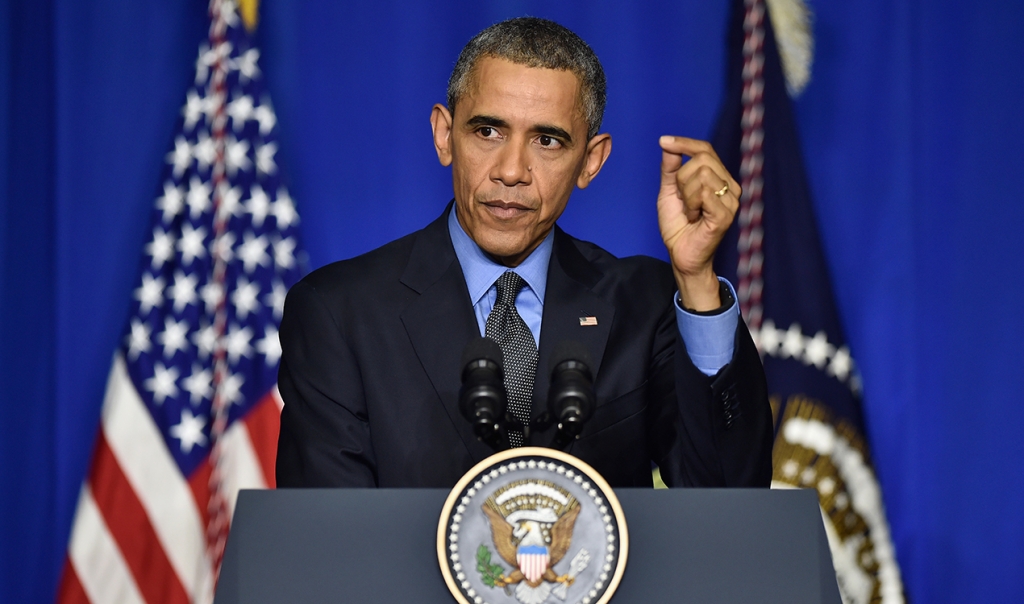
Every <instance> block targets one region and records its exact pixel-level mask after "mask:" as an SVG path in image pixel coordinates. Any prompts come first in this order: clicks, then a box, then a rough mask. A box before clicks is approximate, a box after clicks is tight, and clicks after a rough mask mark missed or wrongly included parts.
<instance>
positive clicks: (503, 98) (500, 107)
mask: <svg viewBox="0 0 1024 604" xmlns="http://www.w3.org/2000/svg"><path fill="white" fill-rule="evenodd" d="M455 111H456V112H457V113H458V114H459V118H458V119H460V120H468V119H470V118H471V117H473V116H477V115H488V116H492V117H497V118H501V119H503V120H505V121H508V122H509V123H513V124H514V123H516V122H524V123H528V124H530V125H535V124H540V123H544V124H550V125H553V126H559V127H561V128H563V129H565V130H567V131H571V130H573V129H574V127H576V126H577V125H582V126H583V127H585V123H584V122H585V121H584V119H583V110H582V104H581V103H580V82H579V79H578V78H577V77H576V75H575V74H573V73H572V72H570V71H562V70H557V69H547V68H544V67H528V66H526V65H520V64H518V63H513V62H511V61H507V60H505V59H499V58H496V57H483V58H482V59H480V60H479V61H478V62H477V64H476V66H475V67H474V68H473V72H472V74H471V77H470V85H469V88H468V90H467V92H466V95H465V98H462V99H459V102H458V104H457V105H456V107H455Z"/></svg>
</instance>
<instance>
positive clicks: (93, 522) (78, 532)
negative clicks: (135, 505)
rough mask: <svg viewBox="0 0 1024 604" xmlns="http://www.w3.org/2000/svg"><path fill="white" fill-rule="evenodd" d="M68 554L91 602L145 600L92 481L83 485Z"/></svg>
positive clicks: (142, 602)
mask: <svg viewBox="0 0 1024 604" xmlns="http://www.w3.org/2000/svg"><path fill="white" fill-rule="evenodd" d="M73 527H74V528H73V529H72V532H71V543H70V544H69V545H68V558H69V559H70V560H71V565H72V566H73V567H74V569H75V574H77V575H78V580H79V582H80V583H81V584H82V589H84V590H85V593H86V595H87V596H89V601H90V602H95V603H97V604H99V603H105V602H116V603H117V604H134V603H136V602H138V603H139V604H144V601H143V599H142V595H141V594H140V593H139V587H138V585H136V584H135V579H134V578H132V572H131V570H130V569H129V568H128V564H127V563H125V561H124V557H123V556H122V555H121V550H120V549H118V547H117V543H116V542H115V541H114V537H113V536H112V535H111V534H110V530H109V529H108V528H107V524H106V523H105V522H104V521H103V516H101V515H100V510H99V508H97V507H96V501H95V500H94V499H93V498H92V490H91V489H90V488H89V485H87V484H84V485H82V491H81V493H80V494H79V496H78V509H77V510H76V511H75V522H74V525H73Z"/></svg>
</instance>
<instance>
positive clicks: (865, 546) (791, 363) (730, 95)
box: [712, 0, 904, 604]
mask: <svg viewBox="0 0 1024 604" xmlns="http://www.w3.org/2000/svg"><path fill="white" fill-rule="evenodd" d="M773 22H774V23H775V24H776V25H780V27H779V29H778V30H777V31H778V32H782V33H780V35H779V36H778V40H780V41H779V42H778V44H777V43H776V39H777V38H776V31H773V28H772V23H773ZM729 27H730V28H729V35H728V47H729V60H728V71H727V74H726V84H727V89H726V99H725V103H724V104H723V106H722V112H721V115H720V117H719V122H718V126H717V129H716V133H715V135H714V138H713V141H712V144H713V145H714V147H715V149H716V151H717V152H718V154H719V155H720V157H721V159H722V161H723V162H724V163H725V166H726V167H727V168H728V169H729V170H730V171H731V172H732V174H733V175H734V177H735V178H736V179H737V180H738V181H739V182H740V184H741V185H742V187H743V194H742V197H741V199H740V210H739V212H738V215H737V219H736V221H735V224H734V225H733V227H732V228H731V230H730V233H729V234H728V235H727V237H726V239H725V240H724V241H723V243H722V244H721V246H720V247H719V253H718V257H717V258H716V270H717V271H718V272H719V274H721V275H724V276H727V277H729V278H730V279H735V281H734V283H737V284H738V287H737V294H738V296H739V301H740V307H741V309H742V313H743V318H744V319H745V320H746V322H747V325H748V326H749V328H750V331H751V334H752V335H753V337H754V341H755V342H756V343H757V345H758V349H759V350H760V352H761V356H762V359H763V361H764V367H765V372H766V374H767V377H768V387H769V394H770V398H771V403H772V411H773V413H774V416H775V425H776V437H775V446H774V450H773V476H772V480H773V486H774V487H777V488H779V487H790V488H813V489H816V490H817V492H818V498H819V502H820V504H821V509H822V516H823V518H824V520H825V529H826V533H827V534H828V537H829V544H830V546H831V550H832V558H833V561H834V563H835V569H836V577H837V580H838V583H839V588H840V592H841V594H842V597H843V601H844V602H846V603H847V604H863V603H867V602H885V603H893V602H903V601H904V595H903V585H902V581H901V579H900V570H899V565H898V563H897V561H896V556H895V551H894V549H893V544H892V539H891V537H890V533H889V525H888V521H887V520H886V515H885V508H884V506H883V503H882V493H881V489H880V486H879V483H878V480H877V478H876V476H875V471H874V468H873V466H872V462H871V457H870V454H869V450H868V444H867V442H866V439H865V424H864V418H863V415H862V411H861V383H860V376H859V374H858V372H857V366H856V363H855V362H854V360H853V357H852V356H851V353H850V349H849V347H848V346H847V344H846V341H845V339H844V337H843V330H842V327H841V324H840V321H839V316H838V313H837V311H836V305H835V301H834V299H833V294H832V288H831V284H830V280H829V274H828V267H827V265H826V263H825V259H824V256H823V254H822V248H821V242H820V240H819V236H818V229H817V225H816V223H815V218H814V213H813V205H812V203H811V197H810V191H809V188H808V185H807V178H806V175H805V172H804V167H803V160H802V158H801V154H800V146H799V142H798V135H797V130H796V124H795V122H794V119H793V113H792V108H791V105H790V99H789V95H788V94H787V92H788V93H789V94H794V95H795V94H799V92H800V90H801V89H802V88H803V86H804V85H805V84H806V83H807V81H808V78H809V74H810V71H809V67H810V57H811V49H812V38H811V36H810V28H809V15H808V13H807V9H806V7H805V6H804V5H803V3H802V1H800V0H768V1H767V6H766V3H765V0H734V3H733V15H732V18H731V22H730V26H729ZM780 55H781V58H780Z"/></svg>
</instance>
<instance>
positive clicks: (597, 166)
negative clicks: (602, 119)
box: [576, 134, 612, 189]
mask: <svg viewBox="0 0 1024 604" xmlns="http://www.w3.org/2000/svg"><path fill="white" fill-rule="evenodd" d="M611 152H612V135H611V134H598V135H597V136H595V137H594V138H592V139H590V141H589V142H588V143H587V153H586V155H585V156H584V158H583V170H582V171H581V172H580V175H579V176H578V177H577V178H576V186H577V187H579V188H581V189H586V188H587V185H589V184H590V181H592V180H594V177H595V176H597V173H598V172H600V171H601V167H602V166H604V162H605V161H607V160H608V156H609V155H610V154H611Z"/></svg>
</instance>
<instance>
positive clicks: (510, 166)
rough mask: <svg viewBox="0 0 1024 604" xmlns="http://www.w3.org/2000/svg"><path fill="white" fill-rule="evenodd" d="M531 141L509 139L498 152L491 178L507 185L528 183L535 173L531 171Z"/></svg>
mask: <svg viewBox="0 0 1024 604" xmlns="http://www.w3.org/2000/svg"><path fill="white" fill-rule="evenodd" d="M528 145H529V143H528V142H526V141H522V142H520V141H517V140H512V141H509V143H508V144H506V145H503V146H502V147H501V150H500V151H499V152H498V158H497V159H498V161H497V162H496V163H495V165H494V168H493V169H492V171H491V180H493V181H495V182H500V183H502V184H503V185H505V186H506V187H515V186H517V185H528V184H530V182H531V181H532V178H533V175H532V174H531V173H530V164H529V160H530V157H529V149H528Z"/></svg>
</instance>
